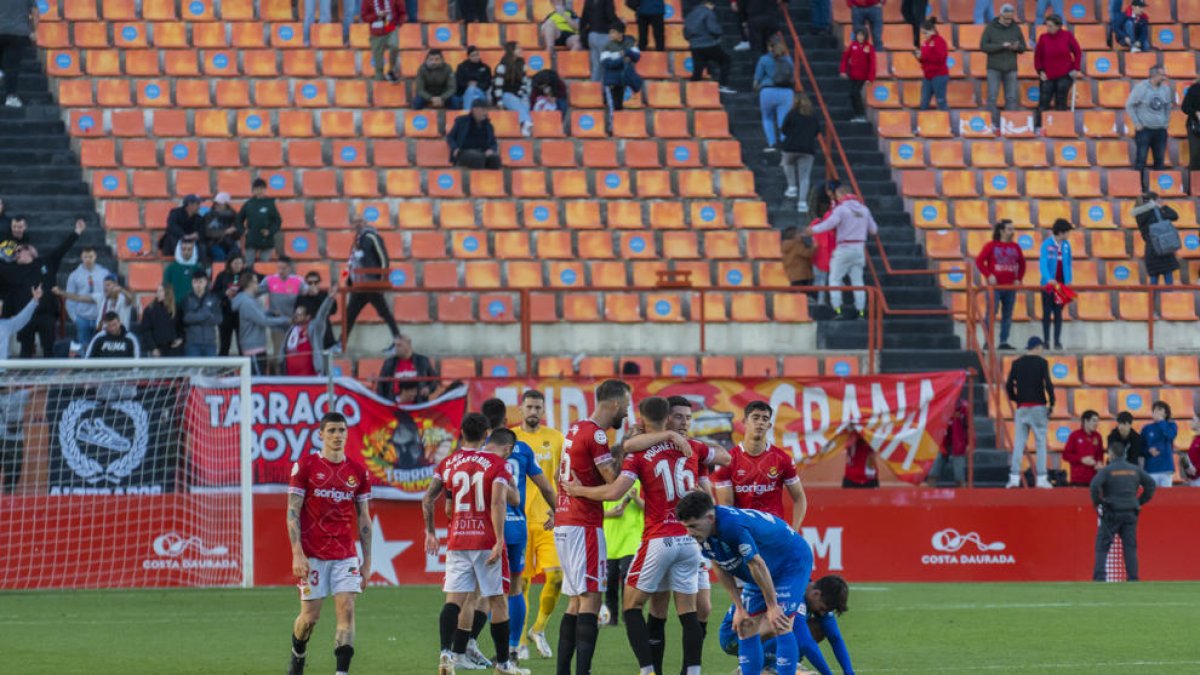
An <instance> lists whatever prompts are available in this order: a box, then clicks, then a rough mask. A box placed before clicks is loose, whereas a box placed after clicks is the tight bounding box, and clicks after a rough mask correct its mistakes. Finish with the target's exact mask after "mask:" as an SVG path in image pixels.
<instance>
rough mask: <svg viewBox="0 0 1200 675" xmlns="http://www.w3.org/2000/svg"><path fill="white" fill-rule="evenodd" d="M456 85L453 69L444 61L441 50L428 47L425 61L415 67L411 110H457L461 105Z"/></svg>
mask: <svg viewBox="0 0 1200 675" xmlns="http://www.w3.org/2000/svg"><path fill="white" fill-rule="evenodd" d="M457 91H458V86H457V85H456V84H455V83H454V70H453V69H452V68H451V67H450V64H448V63H446V59H445V57H443V56H442V50H440V49H430V50H429V53H428V54H426V55H425V63H422V64H421V67H420V68H418V69H417V77H416V80H415V81H414V82H413V92H414V94H413V100H412V107H413V110H424V109H425V108H444V109H447V110H457V109H458V107H459V106H461V105H462V101H460V100H459V99H458V94H457Z"/></svg>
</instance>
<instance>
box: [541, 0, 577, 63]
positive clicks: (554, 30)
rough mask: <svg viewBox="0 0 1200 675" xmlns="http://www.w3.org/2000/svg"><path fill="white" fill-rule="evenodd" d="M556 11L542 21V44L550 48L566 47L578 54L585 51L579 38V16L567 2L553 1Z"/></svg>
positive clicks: (561, 0) (563, 0) (562, 0)
mask: <svg viewBox="0 0 1200 675" xmlns="http://www.w3.org/2000/svg"><path fill="white" fill-rule="evenodd" d="M552 6H553V7H554V11H552V12H550V14H548V15H547V16H546V18H545V20H544V21H542V29H541V30H542V42H543V43H544V44H545V45H546V46H547V47H549V46H550V45H554V46H555V47H566V48H567V49H569V50H571V51H573V52H577V51H579V50H581V49H583V40H581V39H580V37H579V16H578V15H577V14H575V11H574V10H572V9H571V6H570V5H569V4H568V3H567V2H566V1H565V0H553V4H552Z"/></svg>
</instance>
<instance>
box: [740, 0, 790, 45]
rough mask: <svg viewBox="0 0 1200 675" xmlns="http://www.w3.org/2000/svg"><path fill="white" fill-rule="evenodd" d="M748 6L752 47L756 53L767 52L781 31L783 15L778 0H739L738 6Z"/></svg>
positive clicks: (747, 26) (747, 12)
mask: <svg viewBox="0 0 1200 675" xmlns="http://www.w3.org/2000/svg"><path fill="white" fill-rule="evenodd" d="M742 5H745V7H746V33H747V35H748V36H749V38H750V49H751V51H753V52H754V53H755V54H765V53H766V52H767V51H768V50H769V49H770V47H771V39H772V38H773V37H774V36H775V35H776V34H777V33H779V29H780V26H782V25H783V17H781V16H780V14H779V2H778V1H777V0H739V3H738V6H739V7H740V6H742Z"/></svg>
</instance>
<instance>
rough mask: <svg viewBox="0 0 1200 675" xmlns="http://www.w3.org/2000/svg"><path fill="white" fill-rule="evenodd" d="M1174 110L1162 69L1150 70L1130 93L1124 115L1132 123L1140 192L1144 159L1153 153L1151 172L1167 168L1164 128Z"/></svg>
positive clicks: (1165, 128) (1173, 95) (1172, 93)
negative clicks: (1148, 75)
mask: <svg viewBox="0 0 1200 675" xmlns="http://www.w3.org/2000/svg"><path fill="white" fill-rule="evenodd" d="M1174 107H1175V89H1173V88H1172V87H1171V81H1170V80H1168V79H1167V74H1166V72H1165V71H1164V70H1163V68H1162V66H1152V67H1151V68H1150V78H1149V79H1147V80H1143V81H1141V82H1138V83H1137V84H1136V85H1134V86H1133V91H1131V92H1129V99H1128V100H1127V101H1126V102H1125V112H1126V114H1128V115H1129V119H1131V120H1132V121H1133V128H1134V135H1133V142H1134V147H1135V155H1134V160H1133V166H1134V168H1135V169H1137V170H1138V172H1139V173H1140V174H1142V189H1143V190H1145V189H1146V185H1147V181H1148V176H1147V175H1146V158H1147V156H1148V155H1149V154H1150V152H1153V153H1154V170H1155V171H1162V170H1163V169H1165V168H1166V160H1167V126H1168V125H1169V124H1170V122H1171V109H1172V108H1174Z"/></svg>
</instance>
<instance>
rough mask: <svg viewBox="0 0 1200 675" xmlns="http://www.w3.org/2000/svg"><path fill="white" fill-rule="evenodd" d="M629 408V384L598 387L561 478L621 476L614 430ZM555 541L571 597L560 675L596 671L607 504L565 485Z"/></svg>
mask: <svg viewBox="0 0 1200 675" xmlns="http://www.w3.org/2000/svg"><path fill="white" fill-rule="evenodd" d="M628 409H629V385H627V384H625V383H624V382H621V381H620V380H605V381H603V382H601V383H600V385H599V386H598V387H596V405H595V410H594V412H593V413H592V416H591V418H589V419H585V420H580V421H578V422H576V423H575V424H573V425H571V429H570V432H569V433H568V434H567V439H566V441H565V442H564V443H563V456H562V462H561V464H560V465H559V471H558V482H559V486H560V488H561V486H562V484H563V483H567V482H578V483H579V484H580V485H583V486H584V487H595V486H598V485H603V484H605V483H611V482H612V481H613V478H615V474H616V470H615V469H614V468H613V458H612V454H611V453H610V452H609V449H608V431H607V430H608V429H612V428H620V426H621V423H622V422H624V421H625V416H626V415H627V414H628ZM554 522H555V525H554V545H555V547H556V548H557V549H558V559H559V560H560V561H562V571H563V593H565V594H566V595H567V597H568V598H569V600H568V602H567V612H566V614H564V615H563V618H562V623H561V624H560V625H559V629H558V664H557V672H558V675H571V662H572V660H574V662H575V673H576V675H591V672H592V657H593V656H594V655H595V653H596V637H597V635H598V634H599V623H598V613H599V612H600V602H601V599H602V594H603V593H604V587H605V582H606V579H605V577H606V576H607V571H608V565H607V564H606V561H607V560H606V559H607V557H608V556H607V555H606V553H605V547H604V504H603V503H602V502H599V501H595V500H591V499H585V498H581V497H572V496H570V495H568V494H567V493H566V492H564V491H562V490H561V489H560V490H559V492H558V508H557V509H556V510H555V514H554Z"/></svg>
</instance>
